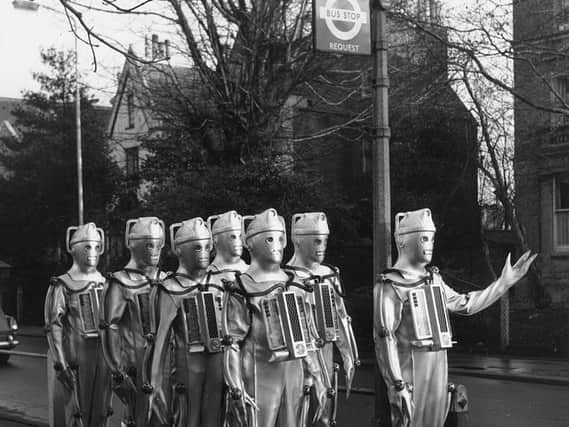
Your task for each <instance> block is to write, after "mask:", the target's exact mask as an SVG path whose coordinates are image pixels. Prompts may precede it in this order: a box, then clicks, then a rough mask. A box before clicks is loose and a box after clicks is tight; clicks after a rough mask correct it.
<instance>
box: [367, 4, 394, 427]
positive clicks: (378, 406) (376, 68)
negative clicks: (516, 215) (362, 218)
mask: <svg viewBox="0 0 569 427" xmlns="http://www.w3.org/2000/svg"><path fill="white" fill-rule="evenodd" d="M389 7H390V1H386V0H375V1H374V2H373V20H372V25H373V28H372V37H373V38H372V48H373V56H374V57H373V89H374V141H373V148H372V156H373V157H372V163H373V166H372V180H373V199H372V200H373V277H374V280H373V282H372V283H374V284H375V280H377V276H378V274H379V273H381V272H382V271H384V270H385V269H386V268H388V267H391V187H390V178H389V177H390V172H389V169H390V168H389V137H390V135H391V131H390V129H389V104H388V89H389V76H388V69H387V47H388V40H387V29H386V23H387V19H386V11H387V9H389ZM374 305H375V304H374ZM378 315H379V314H378V313H373V318H374V319H375V318H376V316H378ZM374 407H375V410H374V417H373V419H372V423H371V424H372V426H373V427H378V426H380V427H387V426H390V425H391V419H390V413H389V403H388V399H387V389H386V386H385V383H384V381H383V378H382V377H381V374H380V372H379V367H378V366H377V363H376V364H375V405H374Z"/></svg>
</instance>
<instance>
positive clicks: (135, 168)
mask: <svg viewBox="0 0 569 427" xmlns="http://www.w3.org/2000/svg"><path fill="white" fill-rule="evenodd" d="M134 153H136V155H135V156H134ZM124 154H125V172H126V176H136V175H138V173H139V172H140V147H139V146H138V145H135V146H134V147H129V148H125V150H124Z"/></svg>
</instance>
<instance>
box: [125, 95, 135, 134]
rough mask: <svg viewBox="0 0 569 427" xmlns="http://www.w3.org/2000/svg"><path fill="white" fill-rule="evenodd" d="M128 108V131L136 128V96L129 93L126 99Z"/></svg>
mask: <svg viewBox="0 0 569 427" xmlns="http://www.w3.org/2000/svg"><path fill="white" fill-rule="evenodd" d="M126 108H127V113H128V127H127V129H130V128H133V127H134V96H133V95H132V93H129V94H128V95H127V97H126Z"/></svg>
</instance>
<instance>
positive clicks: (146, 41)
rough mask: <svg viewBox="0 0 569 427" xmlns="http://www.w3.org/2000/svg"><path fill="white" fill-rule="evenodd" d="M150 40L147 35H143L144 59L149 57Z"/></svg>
mask: <svg viewBox="0 0 569 427" xmlns="http://www.w3.org/2000/svg"><path fill="white" fill-rule="evenodd" d="M150 53H151V51H150V40H149V39H148V35H145V36H144V57H145V58H146V59H151V58H150Z"/></svg>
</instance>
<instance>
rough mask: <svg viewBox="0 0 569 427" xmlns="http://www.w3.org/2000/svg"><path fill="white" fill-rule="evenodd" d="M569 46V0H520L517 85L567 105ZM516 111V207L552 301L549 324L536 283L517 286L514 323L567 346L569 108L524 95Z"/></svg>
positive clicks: (521, 335) (515, 333)
mask: <svg viewBox="0 0 569 427" xmlns="http://www.w3.org/2000/svg"><path fill="white" fill-rule="evenodd" d="M568 48H569V1H567V0H545V1H537V0H525V1H517V2H514V49H515V53H516V57H517V58H518V60H516V61H515V62H514V86H515V90H516V91H517V92H518V93H519V94H520V95H522V96H524V97H525V98H527V99H529V100H530V101H531V102H532V103H534V104H536V105H541V106H545V107H554V108H555V107H564V108H566V109H567V103H569V60H568V58H567V56H566V51H567V49H568ZM514 114H515V116H514V118H515V159H514V172H515V180H516V205H517V212H518V215H519V217H520V219H521V222H522V224H523V226H524V227H525V229H526V232H527V238H528V242H529V246H530V247H531V248H532V249H533V250H534V251H537V252H539V254H540V256H539V259H538V265H539V267H540V270H541V274H542V277H541V279H542V283H543V285H545V288H546V290H547V292H548V294H549V295H550V296H551V297H552V302H553V305H552V307H551V308H550V310H548V311H547V313H544V314H543V316H544V318H547V319H545V320H544V321H546V323H547V325H544V324H540V325H537V324H535V322H534V325H533V326H532V324H531V323H532V322H531V321H527V319H528V318H527V316H525V314H524V313H527V311H528V310H531V309H533V307H534V299H533V298H532V294H531V291H530V288H529V287H525V288H523V287H520V289H516V291H515V294H514V298H513V303H514V304H513V307H514V309H516V310H517V312H518V314H516V313H514V315H513V320H514V319H515V318H516V316H517V317H518V318H519V319H524V318H525V319H526V321H523V320H519V323H518V324H516V323H515V322H514V323H513V325H512V337H513V338H514V339H515V337H518V339H519V340H522V341H523V340H526V341H527V342H531V343H532V345H535V346H538V347H540V348H544V349H548V350H557V351H560V344H559V343H560V342H566V341H567V336H565V335H564V334H566V332H563V331H562V329H565V327H564V325H566V324H567V320H568V319H567V314H566V313H565V312H566V311H567V307H569V287H568V286H567V284H568V281H569V114H558V113H551V112H547V111H544V110H539V109H535V108H533V107H531V106H529V105H527V104H525V103H524V102H522V101H520V100H518V99H515V101H514ZM524 316H525V317H524ZM516 328H517V329H516ZM539 330H541V332H543V331H546V333H540V331H539ZM562 336H565V338H562ZM512 344H513V345H515V344H516V343H515V342H513V343H512ZM523 344H524V343H523V342H520V345H523ZM568 349H569V347H567V346H566V345H565V348H564V349H561V350H563V351H567V350H568Z"/></svg>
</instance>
